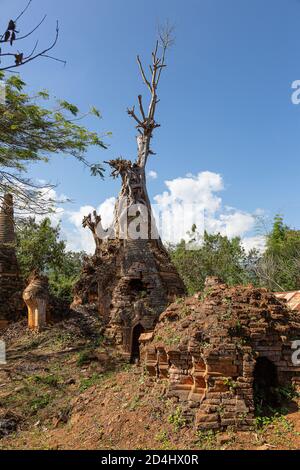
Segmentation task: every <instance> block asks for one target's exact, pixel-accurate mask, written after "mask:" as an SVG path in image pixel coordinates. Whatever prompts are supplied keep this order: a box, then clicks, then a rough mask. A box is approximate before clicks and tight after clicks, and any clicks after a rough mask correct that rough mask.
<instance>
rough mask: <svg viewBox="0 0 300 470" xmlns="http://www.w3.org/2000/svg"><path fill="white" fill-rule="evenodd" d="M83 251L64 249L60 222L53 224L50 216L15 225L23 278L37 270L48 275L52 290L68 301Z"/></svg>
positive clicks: (27, 220)
mask: <svg viewBox="0 0 300 470" xmlns="http://www.w3.org/2000/svg"><path fill="white" fill-rule="evenodd" d="M83 255H84V253H73V252H70V251H67V250H66V244H65V242H64V241H62V240H60V226H59V225H58V226H56V227H53V226H52V225H51V221H50V219H49V218H45V219H44V220H42V221H41V222H37V221H36V220H35V219H34V218H29V219H26V220H22V221H20V224H19V225H18V228H17V257H18V261H19V265H20V270H21V274H22V277H23V278H24V280H26V279H27V278H28V276H29V275H30V273H31V272H32V271H34V270H38V271H39V272H42V273H44V274H46V275H47V276H48V277H49V285H50V289H51V292H52V293H53V294H54V295H56V296H57V297H59V298H61V299H64V300H68V301H71V300H72V288H73V285H74V283H75V282H76V281H77V280H78V277H79V274H80V271H81V265H82V258H83Z"/></svg>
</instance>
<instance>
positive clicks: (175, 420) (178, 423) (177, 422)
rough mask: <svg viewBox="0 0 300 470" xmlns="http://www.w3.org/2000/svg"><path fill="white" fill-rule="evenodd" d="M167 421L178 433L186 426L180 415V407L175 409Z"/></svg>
mask: <svg viewBox="0 0 300 470" xmlns="http://www.w3.org/2000/svg"><path fill="white" fill-rule="evenodd" d="M168 421H169V423H170V424H173V425H174V429H175V431H178V430H179V429H181V428H183V427H184V426H185V425H186V420H185V418H184V417H183V415H182V409H181V408H180V406H177V407H176V409H175V411H174V413H172V414H171V415H170V416H169V417H168Z"/></svg>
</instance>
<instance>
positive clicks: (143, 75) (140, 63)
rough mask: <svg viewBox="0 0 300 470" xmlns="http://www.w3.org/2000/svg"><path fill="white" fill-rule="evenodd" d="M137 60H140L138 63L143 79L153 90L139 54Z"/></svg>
mask: <svg viewBox="0 0 300 470" xmlns="http://www.w3.org/2000/svg"><path fill="white" fill-rule="evenodd" d="M137 61H138V64H139V68H140V72H141V74H142V77H143V80H144V82H145V84H146V85H147V87H148V88H149V90H150V91H151V85H150V82H149V81H148V80H147V78H146V75H145V72H144V68H143V65H142V62H141V60H140V57H139V56H137Z"/></svg>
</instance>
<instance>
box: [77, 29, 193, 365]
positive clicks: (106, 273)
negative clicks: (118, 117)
mask: <svg viewBox="0 0 300 470" xmlns="http://www.w3.org/2000/svg"><path fill="white" fill-rule="evenodd" d="M170 43H171V38H170V32H166V33H165V34H164V35H161V37H160V41H158V42H157V44H156V47H155V50H154V51H153V53H152V64H151V65H150V70H151V77H149V78H147V76H146V73H145V70H144V68H143V65H142V63H141V60H140V58H139V57H137V61H138V65H139V69H140V72H141V75H142V78H143V81H144V84H145V86H146V87H147V89H148V91H149V93H150V103H149V107H148V112H146V110H145V108H144V104H143V98H142V96H141V95H139V97H138V103H139V113H136V111H135V108H134V107H133V108H132V109H128V114H129V116H130V117H132V118H133V120H134V121H135V123H136V124H137V126H136V127H137V130H138V137H137V147H138V154H137V159H136V161H135V162H132V161H130V160H124V159H122V158H118V159H116V160H111V161H109V162H107V163H108V164H109V166H110V167H111V169H112V177H114V178H117V177H119V176H120V177H121V180H122V187H121V191H120V194H119V197H118V199H117V201H116V204H115V209H114V220H113V223H112V226H111V227H110V228H109V229H108V230H104V229H103V227H102V225H101V216H100V215H98V214H97V213H96V212H94V213H93V214H90V215H88V216H87V217H85V218H84V220H83V226H84V227H88V228H89V229H90V230H91V231H92V233H93V236H94V240H95V243H96V252H95V254H94V256H93V257H91V258H87V259H86V260H85V265H84V268H83V272H82V276H81V279H80V280H79V282H78V283H77V285H76V287H75V292H74V294H75V297H74V303H73V307H79V306H82V305H83V306H88V305H94V306H96V308H97V310H98V311H99V314H100V316H101V317H102V319H103V322H104V324H105V326H106V336H107V337H108V338H109V339H110V340H111V342H112V343H113V344H115V345H116V346H117V348H118V349H119V350H120V352H122V354H123V355H124V356H125V357H127V358H128V359H131V360H132V361H135V360H137V359H139V338H140V335H141V334H142V333H147V332H149V331H152V330H153V329H154V326H155V324H156V322H157V321H158V318H159V315H160V314H161V313H162V312H163V311H164V309H165V308H166V307H167V306H168V305H169V304H170V302H172V301H174V300H175V299H176V298H177V297H180V296H183V295H184V294H185V287H184V284H183V282H182V280H181V278H180V277H179V274H178V273H177V270H176V268H175V266H174V265H173V264H172V262H171V260H170V257H169V254H168V252H167V250H166V249H165V247H164V246H163V243H162V241H161V238H160V236H159V234H158V230H157V227H156V222H155V218H154V215H153V213H152V209H151V203H150V199H149V196H148V192H147V185H146V165H147V162H148V159H149V157H150V156H151V155H153V154H154V153H153V151H152V149H151V145H150V144H151V140H152V137H153V132H154V130H155V129H156V128H158V127H159V124H157V122H156V121H155V112H156V107H157V104H158V102H159V100H158V95H157V90H158V84H159V81H160V78H161V74H162V71H163V70H164V68H165V67H166V64H165V58H166V52H167V49H168V47H169V46H170ZM160 50H161V51H162V53H161V55H160V54H159V51H160Z"/></svg>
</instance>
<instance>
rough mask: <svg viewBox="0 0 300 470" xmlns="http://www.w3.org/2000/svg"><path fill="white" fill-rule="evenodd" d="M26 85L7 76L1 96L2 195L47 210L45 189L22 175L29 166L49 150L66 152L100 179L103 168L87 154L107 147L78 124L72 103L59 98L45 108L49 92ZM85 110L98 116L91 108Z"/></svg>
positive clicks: (20, 204) (45, 157) (23, 205)
mask: <svg viewBox="0 0 300 470" xmlns="http://www.w3.org/2000/svg"><path fill="white" fill-rule="evenodd" d="M1 79H4V75H3V73H1V72H0V80H1ZM25 86H26V84H25V83H24V82H23V81H22V80H21V78H20V77H19V76H11V77H9V78H8V79H7V80H6V82H5V90H6V93H5V100H3V101H2V102H1V100H0V196H1V195H2V196H3V194H4V193H5V192H10V193H13V194H15V196H16V197H15V200H16V203H17V206H18V207H19V208H20V209H22V210H24V209H27V210H28V211H29V212H30V211H32V210H34V212H35V213H45V212H47V211H48V210H49V202H50V204H51V201H45V198H44V197H43V194H44V192H45V191H44V188H42V187H38V186H37V185H36V184H34V183H33V182H32V181H31V180H30V179H29V178H28V177H27V176H26V170H27V168H28V165H29V164H31V163H36V162H40V161H48V159H49V158H50V156H51V155H52V154H65V155H71V156H73V157H74V158H76V159H77V160H79V161H80V162H82V163H83V164H84V165H86V166H87V167H89V168H90V170H91V172H92V174H93V175H100V176H101V177H103V168H102V166H101V165H100V164H92V163H90V162H88V160H87V159H86V153H87V151H88V149H89V147H90V146H96V147H99V148H103V149H105V148H106V145H105V144H104V142H103V140H102V139H103V136H102V137H101V136H100V135H99V134H98V133H97V132H93V131H89V130H88V129H86V128H85V127H84V126H82V125H79V123H78V121H79V120H80V119H81V118H83V115H81V114H80V111H79V109H78V108H77V107H76V106H75V105H73V104H71V103H68V102H67V101H64V100H59V101H57V102H56V105H54V106H53V107H46V106H45V102H46V101H48V100H49V99H50V96H49V94H48V92H47V91H41V92H39V93H37V95H35V96H30V95H29V94H27V93H26V92H25ZM89 114H92V115H94V116H96V117H97V118H100V113H99V111H98V110H97V109H95V108H92V109H91V110H90V112H89V113H87V114H86V115H89Z"/></svg>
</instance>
